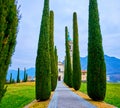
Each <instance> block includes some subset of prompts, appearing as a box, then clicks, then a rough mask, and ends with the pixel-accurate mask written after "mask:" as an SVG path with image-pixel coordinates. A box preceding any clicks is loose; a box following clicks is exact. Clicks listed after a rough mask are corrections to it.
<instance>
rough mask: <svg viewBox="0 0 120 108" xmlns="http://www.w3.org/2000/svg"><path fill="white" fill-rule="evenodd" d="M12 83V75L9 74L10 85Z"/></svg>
mask: <svg viewBox="0 0 120 108" xmlns="http://www.w3.org/2000/svg"><path fill="white" fill-rule="evenodd" d="M11 83H12V73H10V84H11Z"/></svg>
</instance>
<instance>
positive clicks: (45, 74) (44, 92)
mask: <svg viewBox="0 0 120 108" xmlns="http://www.w3.org/2000/svg"><path fill="white" fill-rule="evenodd" d="M57 64H58V57H57V49H56V47H54V12H53V11H49V0H44V8H43V14H42V20H41V27H40V34H39V41H38V50H37V57H36V99H37V100H42V101H43V100H47V99H49V97H50V94H51V91H54V90H55V88H56V85H57V76H58V70H57Z"/></svg>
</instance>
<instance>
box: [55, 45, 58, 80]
mask: <svg viewBox="0 0 120 108" xmlns="http://www.w3.org/2000/svg"><path fill="white" fill-rule="evenodd" d="M55 70H56V78H58V55H57V48H56V46H55Z"/></svg>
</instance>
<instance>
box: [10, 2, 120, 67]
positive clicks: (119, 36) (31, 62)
mask: <svg viewBox="0 0 120 108" xmlns="http://www.w3.org/2000/svg"><path fill="white" fill-rule="evenodd" d="M43 4H44V0H19V2H18V5H21V8H20V14H21V15H22V18H21V20H20V22H19V32H18V35H17V44H16V48H15V52H14V54H13V56H12V63H11V66H10V68H9V69H17V68H18V67H19V68H21V69H24V67H26V68H30V67H35V60H36V55H37V47H38V39H39V32H40V24H41V17H42V11H43ZM119 4H120V0H98V9H99V18H100V26H101V33H102V39H103V49H104V54H106V55H109V56H114V57H117V58H120V50H119V48H120V13H119V10H120V5H119ZM88 6H89V0H50V10H53V11H54V43H55V45H56V46H57V49H58V56H59V61H63V60H64V56H65V26H68V30H69V33H70V36H71V38H72V37H73V36H72V32H73V30H72V20H73V12H77V18H78V30H79V48H80V56H81V57H85V56H87V47H88Z"/></svg>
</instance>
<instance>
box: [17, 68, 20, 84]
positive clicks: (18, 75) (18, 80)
mask: <svg viewBox="0 0 120 108" xmlns="http://www.w3.org/2000/svg"><path fill="white" fill-rule="evenodd" d="M17 83H20V68H18V74H17Z"/></svg>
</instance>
